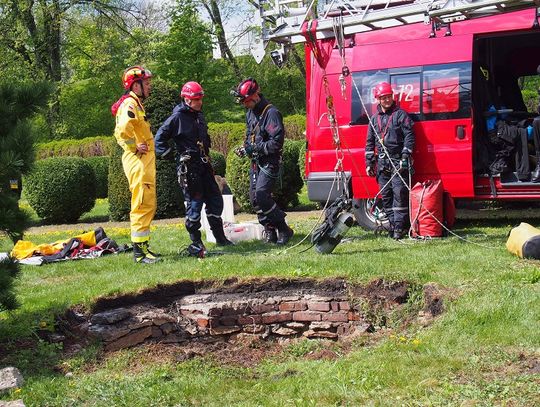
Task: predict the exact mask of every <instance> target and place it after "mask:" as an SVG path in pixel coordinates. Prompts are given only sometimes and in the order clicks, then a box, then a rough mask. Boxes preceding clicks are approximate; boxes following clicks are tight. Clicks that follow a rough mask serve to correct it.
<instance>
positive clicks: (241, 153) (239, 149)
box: [234, 147, 246, 158]
mask: <svg viewBox="0 0 540 407" xmlns="http://www.w3.org/2000/svg"><path fill="white" fill-rule="evenodd" d="M234 153H235V154H236V155H237V156H238V157H240V158H244V157H245V156H246V149H245V148H244V147H237V148H235V149H234Z"/></svg>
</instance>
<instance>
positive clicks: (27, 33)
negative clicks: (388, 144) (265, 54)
mask: <svg viewBox="0 0 540 407" xmlns="http://www.w3.org/2000/svg"><path fill="white" fill-rule="evenodd" d="M241 3H242V4H241V6H240V5H239V6H238V7H237V8H238V11H236V12H237V13H239V12H240V10H245V9H246V7H249V4H248V3H249V2H248V1H247V0H242V2H241ZM231 4H232V3H231V2H230V1H225V0H220V1H217V0H189V1H185V0H173V1H171V2H169V3H160V4H159V5H158V4H156V3H155V2H151V1H147V0H103V1H99V2H94V1H89V0H42V1H39V2H36V1H33V0H0V23H1V24H0V34H1V35H0V53H2V55H4V56H5V57H6V58H2V59H1V60H0V68H1V69H2V72H3V78H4V79H6V80H7V81H20V80H24V79H28V80H47V81H49V82H51V83H53V84H54V91H53V92H52V93H51V95H50V97H49V98H48V100H47V102H48V103H47V106H48V112H47V113H46V114H43V115H42V116H41V117H40V118H38V119H36V120H35V125H36V126H38V128H39V131H38V133H39V140H40V141H47V140H50V139H62V138H84V137H90V136H97V135H108V134H111V133H112V131H113V128H114V121H113V118H112V117H111V115H110V105H111V104H112V103H113V102H114V101H116V100H117V99H118V97H119V96H120V95H121V94H122V92H123V89H122V87H121V83H120V77H121V74H122V72H123V70H124V69H125V68H126V67H127V66H130V65H134V64H143V65H145V66H147V67H148V68H150V69H151V70H152V72H153V73H154V74H155V76H156V77H157V78H160V79H161V80H164V81H166V82H167V83H168V84H169V86H170V87H176V89H177V90H178V91H179V90H180V87H181V86H182V84H183V83H185V82H186V81H189V80H195V81H198V82H200V83H201V84H202V86H203V87H204V89H205V92H206V95H207V96H206V97H205V106H204V109H205V112H206V114H207V117H208V120H210V121H216V122H222V121H229V120H242V117H243V112H242V109H241V108H239V107H238V106H235V105H234V104H233V102H232V101H233V99H232V98H231V96H230V90H231V89H232V88H233V87H234V86H235V85H236V84H237V83H238V82H239V81H240V79H241V78H244V77H248V76H253V77H256V78H257V79H258V81H259V82H260V84H261V86H262V88H263V90H264V92H265V94H266V95H267V96H268V97H269V98H270V99H271V100H272V102H273V103H274V104H276V105H277V106H278V107H279V108H281V109H282V111H283V113H284V114H285V115H287V114H292V113H302V112H303V111H304V109H305V101H304V94H305V91H304V86H305V80H304V78H303V72H302V70H301V69H299V68H298V66H297V65H293V64H290V65H287V66H285V67H284V68H282V69H281V70H279V69H278V68H277V67H275V66H274V65H273V64H272V63H271V59H270V58H265V60H264V61H263V62H262V63H261V64H260V65H257V64H256V63H255V62H254V60H253V58H252V57H251V56H249V55H246V56H238V55H234V53H233V52H232V51H231V50H232V48H233V47H232V46H231V45H230V44H228V43H227V41H230V40H228V39H227V38H226V37H225V36H224V35H223V33H224V26H223V24H224V21H223V20H224V19H231V18H233V17H232V16H234V13H235V8H234V7H231ZM244 17H246V16H244ZM244 19H245V18H244ZM214 49H219V51H220V54H221V55H222V56H223V58H219V59H215V58H214V57H213V54H214V52H213V50H214ZM274 96H275V97H274ZM153 125H154V126H156V125H159V123H153Z"/></svg>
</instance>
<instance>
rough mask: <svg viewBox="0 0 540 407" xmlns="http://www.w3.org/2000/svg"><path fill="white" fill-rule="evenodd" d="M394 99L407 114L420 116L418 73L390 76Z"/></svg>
mask: <svg viewBox="0 0 540 407" xmlns="http://www.w3.org/2000/svg"><path fill="white" fill-rule="evenodd" d="M390 83H391V84H392V89H394V99H395V101H396V103H397V104H398V106H399V107H400V108H402V109H403V110H405V111H406V112H407V113H409V114H411V115H414V114H420V113H421V112H420V72H416V73H408V74H399V75H391V82H390Z"/></svg>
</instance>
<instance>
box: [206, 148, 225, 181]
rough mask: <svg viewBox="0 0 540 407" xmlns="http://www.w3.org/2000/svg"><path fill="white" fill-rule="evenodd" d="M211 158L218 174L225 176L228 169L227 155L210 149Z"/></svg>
mask: <svg viewBox="0 0 540 407" xmlns="http://www.w3.org/2000/svg"><path fill="white" fill-rule="evenodd" d="M210 160H212V168H214V172H215V173H216V175H221V176H222V177H224V176H225V172H226V171H227V160H225V156H224V155H223V154H221V153H220V152H219V151H214V150H210Z"/></svg>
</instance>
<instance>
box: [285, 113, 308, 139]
mask: <svg viewBox="0 0 540 407" xmlns="http://www.w3.org/2000/svg"><path fill="white" fill-rule="evenodd" d="M283 125H284V126H285V137H287V138H288V139H290V140H304V139H305V138H306V136H305V135H304V131H305V130H306V116H304V115H301V114H293V115H291V116H286V117H284V118H283Z"/></svg>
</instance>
